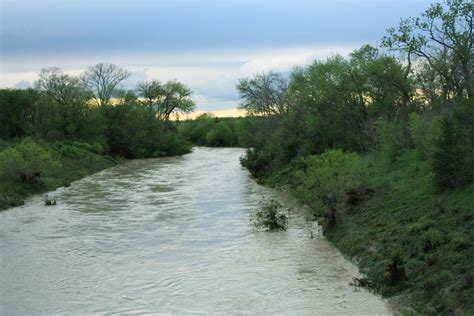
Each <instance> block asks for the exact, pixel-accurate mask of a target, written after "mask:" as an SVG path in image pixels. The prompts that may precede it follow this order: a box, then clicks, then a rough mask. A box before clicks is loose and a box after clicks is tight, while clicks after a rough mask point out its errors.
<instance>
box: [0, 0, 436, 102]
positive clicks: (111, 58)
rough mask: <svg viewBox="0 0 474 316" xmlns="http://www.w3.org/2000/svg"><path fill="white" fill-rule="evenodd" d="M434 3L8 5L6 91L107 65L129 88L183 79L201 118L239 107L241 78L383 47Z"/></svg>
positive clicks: (3, 3)
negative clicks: (394, 30)
mask: <svg viewBox="0 0 474 316" xmlns="http://www.w3.org/2000/svg"><path fill="white" fill-rule="evenodd" d="M430 3H432V1H431V0H313V1H309V0H306V1H304V0H274V1H271V0H252V1H251V0H219V1H218V0H194V1H193V0H174V1H169V0H154V1H152V0H129V1H126V0H94V1H93V0H36V1H34V0H0V15H1V16H0V17H1V22H0V23H1V24H0V54H1V55H0V87H12V88H13V87H16V88H22V87H28V86H30V85H32V84H33V82H34V81H35V80H36V79H37V74H38V72H39V71H40V70H41V69H42V68H48V67H53V66H54V67H60V68H62V69H63V70H64V71H65V72H66V73H69V74H72V75H79V74H80V73H81V72H82V71H83V70H84V69H85V68H87V67H88V66H90V65H94V64H96V63H98V62H102V61H107V62H112V63H114V64H117V65H118V66H120V67H123V68H126V69H128V70H130V71H131V72H132V76H131V77H130V78H128V79H127V80H126V81H125V82H123V87H124V88H133V87H134V86H135V85H136V84H137V83H138V82H140V81H144V80H154V79H158V80H160V81H162V82H163V81H167V80H179V81H181V82H183V83H185V84H187V85H188V86H190V87H191V89H192V90H193V91H194V100H195V102H196V104H197V109H198V110H200V111H217V110H227V109H232V108H235V107H237V106H238V104H239V96H238V93H237V91H236V89H235V85H236V83H237V82H238V79H239V78H243V77H249V76H252V75H253V74H255V73H258V72H263V71H269V70H275V71H280V72H284V73H287V72H289V71H290V70H291V69H292V68H293V67H295V66H304V65H307V64H309V63H311V62H313V61H314V60H315V59H324V58H327V57H328V56H331V55H333V54H341V55H344V56H347V55H348V54H349V53H350V52H351V51H352V50H354V49H357V48H359V47H360V46H362V45H363V44H372V45H378V43H379V42H380V39H381V38H382V37H383V36H384V35H385V34H386V29H387V28H389V27H394V26H397V25H398V23H399V21H400V18H406V17H410V16H417V15H419V14H420V13H421V12H422V11H424V10H425V9H426V8H427V7H428V6H429V5H430Z"/></svg>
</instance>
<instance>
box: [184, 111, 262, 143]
mask: <svg viewBox="0 0 474 316" xmlns="http://www.w3.org/2000/svg"><path fill="white" fill-rule="evenodd" d="M253 119H254V118H248V117H245V118H243V117H241V118H216V117H213V116H212V115H211V114H202V115H200V116H198V117H197V118H196V119H194V120H188V121H183V122H179V123H178V131H179V134H180V135H182V137H184V138H186V139H187V140H188V141H189V142H191V143H193V144H195V145H199V146H210V147H235V146H242V147H247V146H251V145H252V144H253V143H254V141H255V135H253V134H252V130H254V129H256V128H258V127H257V126H256V123H255V122H254V121H253Z"/></svg>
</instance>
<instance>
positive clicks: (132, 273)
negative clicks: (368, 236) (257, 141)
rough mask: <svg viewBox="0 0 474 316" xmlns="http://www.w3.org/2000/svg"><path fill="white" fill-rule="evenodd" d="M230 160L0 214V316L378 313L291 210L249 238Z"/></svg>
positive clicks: (140, 175) (377, 304) (157, 169)
mask: <svg viewBox="0 0 474 316" xmlns="http://www.w3.org/2000/svg"><path fill="white" fill-rule="evenodd" d="M242 153H243V151H242V150H241V149H235V148H234V149H209V148H195V150H194V152H193V153H192V154H189V155H185V156H183V157H173V158H164V159H147V160H135V161H129V162H126V163H124V164H122V165H120V166H117V167H115V168H111V169H108V170H105V171H103V172H100V173H97V174H95V175H92V176H90V177H87V178H85V179H82V180H80V181H77V182H75V183H73V184H72V186H71V187H69V188H62V189H59V190H57V191H55V192H53V193H52V195H53V196H55V197H56V198H57V200H58V205H57V206H52V207H46V206H44V205H43V201H42V197H41V196H37V197H34V198H32V199H30V200H29V201H28V202H27V203H26V205H24V206H22V207H18V208H14V209H11V210H8V211H5V212H1V213H0V314H2V315H14V314H71V313H72V314H77V313H88V314H90V313H95V314H114V313H121V314H123V313H131V314H138V313H143V314H145V313H173V314H195V313H196V314H198V313H200V314H209V313H214V314H274V313H280V314H307V315H315V314H318V315H328V314H363V315H368V314H379V315H380V314H390V313H391V311H390V309H389V307H388V306H387V304H386V303H385V302H384V301H383V300H381V299H380V298H379V297H377V296H375V295H373V294H370V293H368V292H366V291H364V290H362V291H360V290H359V291H356V290H355V289H354V288H352V287H351V286H349V283H350V281H351V280H352V277H354V276H357V275H358V272H357V269H356V268H355V267H354V266H353V265H351V264H350V263H349V262H348V261H347V260H345V259H344V258H343V257H342V256H341V254H340V253H339V252H338V251H337V249H335V248H334V246H332V245H331V244H330V243H329V242H328V241H326V240H325V239H324V238H323V237H322V236H321V235H320V234H317V233H315V234H314V238H313V239H311V238H310V230H311V229H313V230H314V229H315V228H314V227H313V228H311V227H310V226H309V224H308V223H306V222H305V220H304V218H303V216H302V215H301V213H302V212H300V211H299V210H298V209H294V210H292V211H291V213H290V226H289V229H288V230H287V231H285V232H271V233H268V232H255V231H254V230H253V229H252V226H251V225H250V222H249V216H250V214H251V213H252V212H254V211H255V210H256V209H257V208H258V205H259V201H260V200H261V199H262V196H265V197H271V196H273V197H276V196H278V193H277V192H274V191H271V190H269V189H266V188H264V187H262V186H259V185H257V184H256V183H255V181H254V180H252V179H251V178H250V176H249V174H248V172H247V171H246V170H245V169H243V168H242V167H241V166H240V164H239V156H240V155H241V154H242Z"/></svg>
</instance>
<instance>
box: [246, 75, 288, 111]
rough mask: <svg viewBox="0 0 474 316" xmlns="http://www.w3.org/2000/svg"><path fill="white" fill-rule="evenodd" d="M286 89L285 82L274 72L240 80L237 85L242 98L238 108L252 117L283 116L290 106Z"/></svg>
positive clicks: (286, 84)
mask: <svg viewBox="0 0 474 316" xmlns="http://www.w3.org/2000/svg"><path fill="white" fill-rule="evenodd" d="M287 89H288V83H287V81H286V80H285V79H284V78H283V77H282V75H280V74H279V73H276V72H268V73H260V74H256V75H255V76H254V77H253V78H245V79H240V80H239V83H238V85H237V90H238V91H239V93H240V97H241V98H242V104H241V105H240V108H241V109H244V110H247V112H248V113H249V114H252V115H264V116H268V115H272V114H284V113H286V112H287V111H288V108H289V106H290V102H289V100H288V98H287V93H286V91H287Z"/></svg>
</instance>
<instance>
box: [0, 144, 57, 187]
mask: <svg viewBox="0 0 474 316" xmlns="http://www.w3.org/2000/svg"><path fill="white" fill-rule="evenodd" d="M57 164H58V162H57V161H55V160H54V159H53V156H52V155H51V152H50V151H48V150H46V149H44V148H43V147H41V146H40V145H38V144H37V143H35V142H34V141H32V140H31V139H29V138H26V139H24V140H23V141H22V142H21V143H19V144H17V145H14V146H12V147H9V148H7V149H4V150H3V151H1V152H0V179H1V182H2V183H11V182H18V183H24V184H40V183H41V177H42V176H43V174H44V172H45V171H46V170H47V169H49V168H52V167H55V165H57Z"/></svg>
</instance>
